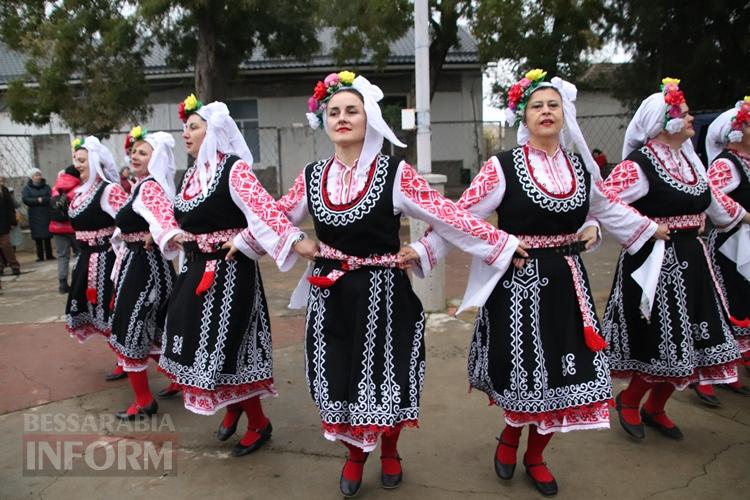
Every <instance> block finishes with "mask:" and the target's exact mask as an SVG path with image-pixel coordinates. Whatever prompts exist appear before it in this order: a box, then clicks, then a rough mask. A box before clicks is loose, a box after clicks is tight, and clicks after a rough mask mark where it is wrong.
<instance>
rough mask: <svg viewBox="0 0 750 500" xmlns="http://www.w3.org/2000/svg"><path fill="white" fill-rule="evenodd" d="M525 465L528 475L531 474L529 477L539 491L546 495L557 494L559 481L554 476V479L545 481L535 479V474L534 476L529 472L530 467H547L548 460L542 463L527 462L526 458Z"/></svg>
mask: <svg viewBox="0 0 750 500" xmlns="http://www.w3.org/2000/svg"><path fill="white" fill-rule="evenodd" d="M523 465H524V467H526V475H527V476H529V479H531V482H532V483H534V486H536V489H537V490H538V491H539V493H541V494H542V495H544V496H546V497H551V496H555V495H557V481H555V479H554V478H553V479H552V481H549V482H547V483H543V482H541V481H537V480H536V479H534V476H532V475H531V473H530V472H529V469H532V468H534V467H546V466H547V463H546V462H542V463H540V464H527V463H526V459H525V458H524V460H523Z"/></svg>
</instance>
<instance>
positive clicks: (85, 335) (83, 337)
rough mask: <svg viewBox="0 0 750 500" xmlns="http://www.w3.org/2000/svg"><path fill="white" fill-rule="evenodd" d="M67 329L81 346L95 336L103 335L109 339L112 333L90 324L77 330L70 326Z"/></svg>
mask: <svg viewBox="0 0 750 500" xmlns="http://www.w3.org/2000/svg"><path fill="white" fill-rule="evenodd" d="M65 329H66V330H68V333H69V334H70V336H71V337H73V338H75V339H76V340H77V341H78V342H79V343H81V344H82V343H84V342H86V341H87V340H88V339H90V338H91V337H93V336H95V335H101V336H103V337H104V338H107V339H108V338H109V336H110V335H111V333H112V332H111V331H109V330H106V331H105V330H100V329H98V328H96V327H95V326H93V325H90V324H87V325H82V326H79V327H77V328H71V327H70V326H68V325H65Z"/></svg>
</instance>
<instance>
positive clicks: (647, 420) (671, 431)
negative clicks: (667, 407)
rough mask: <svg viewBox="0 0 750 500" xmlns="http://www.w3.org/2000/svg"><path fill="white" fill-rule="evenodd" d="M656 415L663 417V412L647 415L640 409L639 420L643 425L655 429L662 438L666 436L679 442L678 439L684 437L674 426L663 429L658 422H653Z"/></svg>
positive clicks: (647, 413)
mask: <svg viewBox="0 0 750 500" xmlns="http://www.w3.org/2000/svg"><path fill="white" fill-rule="evenodd" d="M658 415H664V412H663V411H662V412H659V413H649V412H647V411H646V410H644V409H643V408H641V419H642V420H643V423H644V424H646V425H648V426H651V427H653V428H655V429H656V430H657V431H659V432H660V433H661V434H663V435H664V436H667V437H668V438H670V439H676V440H678V441H679V440H680V439H682V438H683V437H684V435H683V434H682V431H681V430H680V428H679V427H677V426H676V425H675V426H674V427H664V426H663V425H661V424H660V423H659V422H657V421H656V420H654V417H656V416H658Z"/></svg>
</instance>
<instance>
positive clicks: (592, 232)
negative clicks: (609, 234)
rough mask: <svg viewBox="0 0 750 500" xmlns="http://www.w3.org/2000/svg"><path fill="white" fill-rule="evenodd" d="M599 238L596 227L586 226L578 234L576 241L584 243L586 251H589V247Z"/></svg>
mask: <svg viewBox="0 0 750 500" xmlns="http://www.w3.org/2000/svg"><path fill="white" fill-rule="evenodd" d="M598 237H599V230H598V229H597V228H596V226H588V227H586V228H585V229H584V230H583V231H581V232H580V233H578V241H585V242H586V250H591V247H593V246H594V244H595V243H596V240H597V238H598Z"/></svg>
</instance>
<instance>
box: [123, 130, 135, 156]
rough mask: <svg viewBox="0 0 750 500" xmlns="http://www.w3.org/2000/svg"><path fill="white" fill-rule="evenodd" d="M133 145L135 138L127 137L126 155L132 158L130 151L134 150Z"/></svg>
mask: <svg viewBox="0 0 750 500" xmlns="http://www.w3.org/2000/svg"><path fill="white" fill-rule="evenodd" d="M133 144H135V139H133V136H131V135H130V134H128V135H126V136H125V154H126V155H128V156H130V150H131V149H133Z"/></svg>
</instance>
